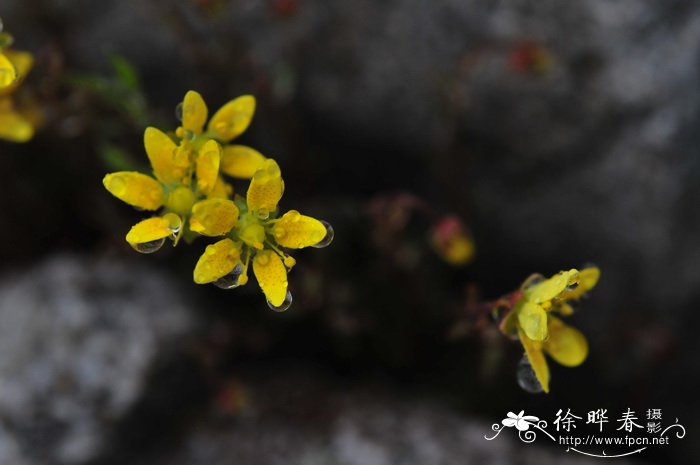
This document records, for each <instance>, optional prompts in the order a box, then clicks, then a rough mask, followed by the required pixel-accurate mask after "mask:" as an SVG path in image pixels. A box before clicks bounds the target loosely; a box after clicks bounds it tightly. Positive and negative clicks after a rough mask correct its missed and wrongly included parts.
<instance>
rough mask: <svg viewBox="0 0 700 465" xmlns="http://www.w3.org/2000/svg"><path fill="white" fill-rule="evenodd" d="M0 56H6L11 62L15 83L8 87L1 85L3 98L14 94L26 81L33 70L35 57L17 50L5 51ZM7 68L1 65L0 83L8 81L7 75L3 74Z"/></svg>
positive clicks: (0, 60) (0, 89)
mask: <svg viewBox="0 0 700 465" xmlns="http://www.w3.org/2000/svg"><path fill="white" fill-rule="evenodd" d="M0 55H4V57H5V58H6V59H7V60H9V61H10V64H11V66H12V67H13V68H14V78H13V81H12V82H10V84H9V85H7V86H2V85H0V96H3V95H8V94H10V93H12V92H14V91H15V90H16V89H17V87H19V85H20V84H21V83H22V81H24V78H25V77H26V76H27V74H28V73H29V70H30V69H31V68H32V64H33V63H34V57H33V56H32V54H31V53H29V52H20V51H17V50H5V51H3V52H2V53H0ZM2 61H3V59H2V57H0V62H2ZM6 66H7V65H6V63H4V64H3V63H0V81H2V80H3V79H6V76H7V75H6V74H5V73H3V70H6V69H7V68H6ZM3 76H5V77H3Z"/></svg>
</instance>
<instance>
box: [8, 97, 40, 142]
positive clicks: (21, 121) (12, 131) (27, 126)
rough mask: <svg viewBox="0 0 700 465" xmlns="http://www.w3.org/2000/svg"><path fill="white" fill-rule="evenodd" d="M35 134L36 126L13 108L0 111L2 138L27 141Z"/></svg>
mask: <svg viewBox="0 0 700 465" xmlns="http://www.w3.org/2000/svg"><path fill="white" fill-rule="evenodd" d="M0 105H2V104H0ZM33 135H34V128H33V127H32V125H31V123H30V122H29V121H28V120H27V119H25V118H24V117H23V116H22V115H20V114H19V113H17V112H15V111H12V110H10V111H6V112H2V113H0V139H5V140H9V141H10V142H26V141H28V140H29V139H31V138H32V136H33Z"/></svg>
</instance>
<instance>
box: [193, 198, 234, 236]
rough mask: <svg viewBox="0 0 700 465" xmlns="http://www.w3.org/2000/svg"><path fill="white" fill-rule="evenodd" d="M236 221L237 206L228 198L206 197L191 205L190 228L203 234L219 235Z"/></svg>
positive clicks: (225, 231) (227, 230) (230, 227)
mask: <svg viewBox="0 0 700 465" xmlns="http://www.w3.org/2000/svg"><path fill="white" fill-rule="evenodd" d="M237 222H238V207H236V204H235V203H233V202H232V201H231V200H228V199H206V200H202V201H199V202H197V203H196V204H194V206H193V207H192V217H191V218H190V229H191V230H192V231H194V232H197V233H199V234H201V235H203V236H221V235H224V234H226V233H227V232H229V231H230V230H231V229H233V227H234V226H236V223H237Z"/></svg>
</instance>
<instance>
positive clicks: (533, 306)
mask: <svg viewBox="0 0 700 465" xmlns="http://www.w3.org/2000/svg"><path fill="white" fill-rule="evenodd" d="M599 277H600V270H599V269H598V268H597V267H589V268H585V269H583V270H581V271H578V270H576V269H571V270H568V271H562V272H560V273H557V274H556V275H554V276H552V277H551V278H549V279H543V278H542V277H541V276H539V275H534V276H533V277H531V278H529V279H528V280H527V281H525V283H524V284H523V286H522V290H521V291H520V293H519V294H518V295H520V298H519V299H518V300H517V301H516V303H515V305H514V306H513V308H512V311H511V312H510V313H509V314H508V315H507V316H506V317H505V319H504V320H503V323H502V325H501V330H502V331H503V332H504V333H506V334H514V333H515V334H517V335H518V338H519V340H520V342H521V343H522V345H523V347H524V348H525V354H526V356H527V360H528V362H529V363H530V365H531V366H532V369H533V371H534V373H535V376H536V378H537V381H538V382H539V384H540V386H541V387H542V390H543V391H544V392H549V368H548V366H547V362H546V360H545V357H544V353H547V354H548V355H549V356H551V357H552V358H553V359H554V360H555V361H557V362H558V363H560V364H561V365H564V366H569V367H573V366H577V365H579V364H581V363H583V361H584V360H585V359H586V356H587V355H588V343H587V342H586V338H585V337H584V336H583V334H581V332H579V331H578V330H576V329H574V328H572V327H570V326H567V325H566V324H564V322H563V321H561V320H560V319H559V318H557V317H556V316H554V313H558V314H560V315H562V316H568V315H571V314H572V313H573V307H572V306H571V302H572V301H577V300H579V299H580V298H581V297H583V295H585V294H586V292H588V291H589V290H591V289H592V288H593V287H594V286H595V285H596V283H597V282H598V279H599Z"/></svg>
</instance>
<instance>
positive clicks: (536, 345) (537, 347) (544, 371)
mask: <svg viewBox="0 0 700 465" xmlns="http://www.w3.org/2000/svg"><path fill="white" fill-rule="evenodd" d="M518 336H519V337H520V343H521V344H522V345H523V348H524V349H525V355H526V356H527V360H528V361H529V362H530V366H532V370H533V371H534V372H535V377H536V378H537V381H539V383H540V386H542V390H543V391H544V392H549V366H547V360H546V359H545V358H544V353H542V343H541V342H537V341H532V340H530V338H528V337H527V336H526V335H525V333H523V332H522V331H519V332H518Z"/></svg>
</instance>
